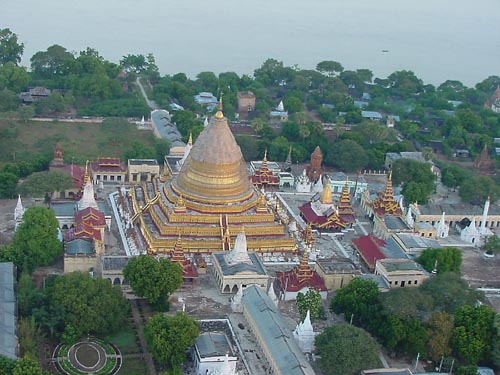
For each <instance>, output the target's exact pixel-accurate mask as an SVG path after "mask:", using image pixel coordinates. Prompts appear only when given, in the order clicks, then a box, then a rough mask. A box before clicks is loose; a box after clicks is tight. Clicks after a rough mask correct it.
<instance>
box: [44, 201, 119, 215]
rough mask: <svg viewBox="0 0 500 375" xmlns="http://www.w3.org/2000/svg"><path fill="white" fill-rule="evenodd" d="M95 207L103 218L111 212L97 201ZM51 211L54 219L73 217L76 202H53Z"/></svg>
mask: <svg viewBox="0 0 500 375" xmlns="http://www.w3.org/2000/svg"><path fill="white" fill-rule="evenodd" d="M97 206H98V207H99V211H101V212H102V213H103V214H104V216H111V210H110V208H109V207H108V205H107V203H106V202H104V201H97ZM50 208H51V209H52V211H54V214H55V215H56V217H73V216H75V212H76V211H77V209H78V202H77V201H55V202H52V204H51V205H50Z"/></svg>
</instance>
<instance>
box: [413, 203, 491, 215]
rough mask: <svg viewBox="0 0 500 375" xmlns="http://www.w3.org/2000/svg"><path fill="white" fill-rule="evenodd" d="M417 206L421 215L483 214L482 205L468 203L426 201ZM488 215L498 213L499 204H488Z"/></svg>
mask: <svg viewBox="0 0 500 375" xmlns="http://www.w3.org/2000/svg"><path fill="white" fill-rule="evenodd" d="M418 208H419V210H420V214H422V215H441V214H442V213H443V212H445V213H446V215H462V216H467V217H472V216H476V217H480V216H481V215H482V214H483V209H484V206H483V205H473V204H468V203H427V204H425V205H420V204H419V205H418ZM488 215H500V206H498V205H496V204H492V205H490V208H489V211H488ZM445 218H446V217H445Z"/></svg>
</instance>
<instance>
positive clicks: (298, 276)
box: [276, 251, 327, 301]
mask: <svg viewBox="0 0 500 375" xmlns="http://www.w3.org/2000/svg"><path fill="white" fill-rule="evenodd" d="M308 260H309V253H308V252H307V251H304V254H303V255H302V258H301V260H300V263H299V265H298V266H296V267H294V268H293V269H291V270H290V271H285V272H276V278H277V285H278V286H279V290H280V294H281V295H280V299H282V300H285V301H290V300H295V299H296V298H297V294H299V293H306V292H307V291H308V290H309V289H315V290H317V291H319V292H320V294H321V298H322V299H326V296H327V289H326V286H325V281H324V280H323V279H322V278H321V276H320V275H319V274H318V273H317V272H316V271H313V270H312V269H311V267H310V266H309V262H308Z"/></svg>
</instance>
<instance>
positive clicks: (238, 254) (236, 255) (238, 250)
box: [226, 230, 253, 265]
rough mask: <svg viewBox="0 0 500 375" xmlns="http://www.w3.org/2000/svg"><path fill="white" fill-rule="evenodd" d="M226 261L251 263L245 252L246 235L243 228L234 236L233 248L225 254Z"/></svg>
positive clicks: (229, 262) (231, 263)
mask: <svg viewBox="0 0 500 375" xmlns="http://www.w3.org/2000/svg"><path fill="white" fill-rule="evenodd" d="M226 262H227V264H229V265H233V264H237V263H248V264H253V263H252V260H251V259H250V256H249V255H248V252H247V236H246V235H245V232H244V231H243V230H242V231H241V232H240V233H238V236H236V240H235V241H234V249H233V250H231V251H230V252H229V253H228V254H227V255H226Z"/></svg>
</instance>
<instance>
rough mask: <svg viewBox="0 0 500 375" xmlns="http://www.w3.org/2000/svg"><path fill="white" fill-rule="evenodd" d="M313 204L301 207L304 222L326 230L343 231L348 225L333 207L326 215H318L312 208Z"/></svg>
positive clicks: (308, 203)
mask: <svg viewBox="0 0 500 375" xmlns="http://www.w3.org/2000/svg"><path fill="white" fill-rule="evenodd" d="M311 204H312V203H311V202H307V203H305V204H304V205H302V206H301V207H299V211H300V215H301V216H302V218H303V219H304V221H305V222H306V223H308V224H311V225H312V226H313V227H315V228H324V229H334V230H336V229H338V230H340V229H343V228H345V226H346V224H345V223H344V221H343V220H342V218H341V217H339V216H338V215H337V212H336V211H335V209H334V208H333V207H332V209H331V210H330V211H329V212H327V214H325V215H318V214H317V213H316V212H315V211H314V210H313V208H312V206H311Z"/></svg>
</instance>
